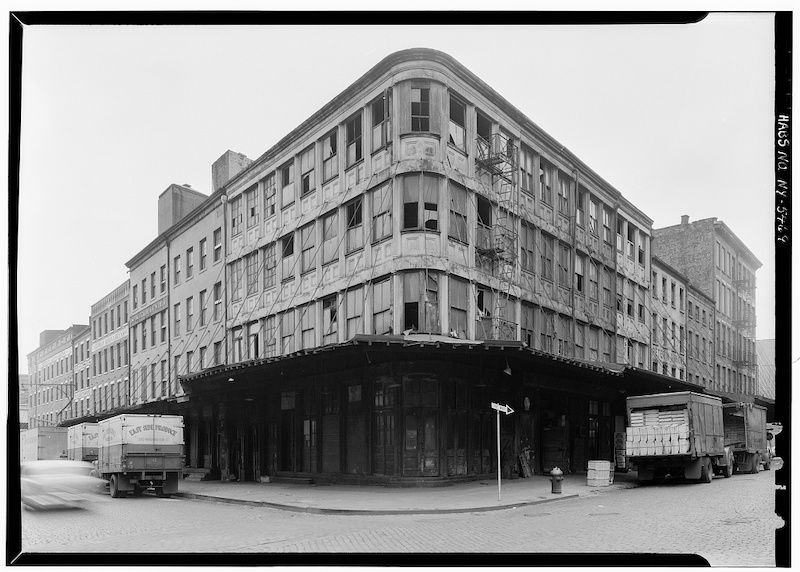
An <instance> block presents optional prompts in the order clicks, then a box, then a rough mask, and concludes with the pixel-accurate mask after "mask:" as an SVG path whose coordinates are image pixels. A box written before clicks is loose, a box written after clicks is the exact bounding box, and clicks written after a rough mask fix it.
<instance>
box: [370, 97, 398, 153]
mask: <svg viewBox="0 0 800 572" xmlns="http://www.w3.org/2000/svg"><path fill="white" fill-rule="evenodd" d="M378 103H380V104H381V106H380V107H381V120H380V121H379V122H377V123H376V122H375V110H376V108H377V104H378ZM369 110H370V123H371V130H372V152H373V153H375V152H377V151H380V150H381V149H383V148H385V147H388V146H389V145H391V143H392V89H391V88H388V89H386V90H385V91H384V92H383V93H382V94H381V95H379V96H378V97H376V98H375V99H373V100H372V101H371V102H370V104H369ZM376 129H377V133H378V137H375V134H376Z"/></svg>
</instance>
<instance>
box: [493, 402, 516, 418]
mask: <svg viewBox="0 0 800 572" xmlns="http://www.w3.org/2000/svg"><path fill="white" fill-rule="evenodd" d="M492 409H496V410H497V411H502V412H503V413H505V414H506V415H511V414H512V413H514V410H513V409H511V406H510V405H500V404H499V403H495V402H494V401H493V402H492Z"/></svg>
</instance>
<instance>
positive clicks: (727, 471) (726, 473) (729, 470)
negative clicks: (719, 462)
mask: <svg viewBox="0 0 800 572" xmlns="http://www.w3.org/2000/svg"><path fill="white" fill-rule="evenodd" d="M731 475H733V455H731V456H730V457H729V458H728V464H727V465H725V466H724V467H722V476H723V477H725V478H726V479H730V478H731Z"/></svg>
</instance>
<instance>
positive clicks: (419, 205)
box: [402, 172, 441, 233]
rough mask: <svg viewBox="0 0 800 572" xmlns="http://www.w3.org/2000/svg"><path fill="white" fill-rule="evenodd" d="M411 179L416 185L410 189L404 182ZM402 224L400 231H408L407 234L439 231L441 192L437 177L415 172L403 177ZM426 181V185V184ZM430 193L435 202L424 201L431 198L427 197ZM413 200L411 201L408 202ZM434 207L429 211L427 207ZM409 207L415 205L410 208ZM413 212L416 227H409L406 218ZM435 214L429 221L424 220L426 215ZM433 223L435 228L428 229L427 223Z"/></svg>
mask: <svg viewBox="0 0 800 572" xmlns="http://www.w3.org/2000/svg"><path fill="white" fill-rule="evenodd" d="M413 179H416V180H417V184H416V186H414V187H411V186H409V185H407V184H406V181H411V180H413ZM402 181H403V222H402V230H403V231H409V232H436V233H438V232H439V231H440V228H439V220H440V217H439V207H440V203H441V192H440V189H439V186H440V181H439V177H436V176H434V175H432V174H429V173H423V172H416V173H408V174H405V175H403V178H402ZM426 181H428V183H426ZM430 192H433V193H434V194H435V199H436V202H435V203H433V202H430V201H426V200H425V199H427V198H431V197H429V196H428V194H429V193H430ZM411 195H416V197H415V198H414V197H412V196H411ZM409 199H413V200H409ZM433 204H435V205H436V209H435V210H433V209H429V208H428V206H429V205H433ZM411 205H416V206H415V207H412V206H411ZM412 212H414V213H415V216H416V225H413V226H412V225H409V224H407V220H406V219H407V216H408V215H409V214H410V213H412ZM431 212H435V213H436V215H435V217H432V218H430V219H428V218H426V217H427V216H430V215H427V214H426V213H431ZM429 221H435V228H430V226H433V225H429V224H428V222H429Z"/></svg>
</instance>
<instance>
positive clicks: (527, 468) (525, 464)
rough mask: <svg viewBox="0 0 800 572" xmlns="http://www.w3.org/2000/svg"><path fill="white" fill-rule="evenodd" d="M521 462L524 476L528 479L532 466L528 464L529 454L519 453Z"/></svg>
mask: <svg viewBox="0 0 800 572" xmlns="http://www.w3.org/2000/svg"><path fill="white" fill-rule="evenodd" d="M519 464H520V466H521V467H522V476H523V477H525V478H526V479H527V478H528V477H530V476H531V474H532V473H531V468H530V466H528V455H526V454H525V453H520V454H519Z"/></svg>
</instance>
